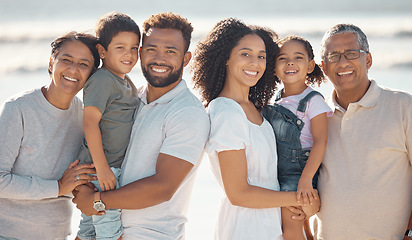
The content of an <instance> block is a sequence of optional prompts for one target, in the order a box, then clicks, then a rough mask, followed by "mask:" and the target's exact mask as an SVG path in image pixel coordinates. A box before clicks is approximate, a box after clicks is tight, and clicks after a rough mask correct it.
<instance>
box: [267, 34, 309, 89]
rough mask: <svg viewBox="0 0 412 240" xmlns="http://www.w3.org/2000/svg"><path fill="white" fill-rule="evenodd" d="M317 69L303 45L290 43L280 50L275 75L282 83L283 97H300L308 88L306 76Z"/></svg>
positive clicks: (292, 41)
mask: <svg viewBox="0 0 412 240" xmlns="http://www.w3.org/2000/svg"><path fill="white" fill-rule="evenodd" d="M314 68H315V61H314V60H313V59H312V60H309V56H308V53H307V52H306V49H305V47H304V46H303V44H302V43H300V42H298V41H294V40H291V41H288V42H286V43H284V44H283V45H282V47H281V48H280V52H279V55H278V56H277V58H276V65H275V73H276V75H277V76H278V78H279V79H280V80H281V81H282V83H283V85H284V86H285V88H284V90H285V91H284V93H283V95H282V96H283V97H287V96H291V95H298V94H300V93H302V92H303V91H304V90H305V89H306V88H307V86H306V83H305V79H306V75H307V74H309V73H311V72H312V71H313V69H314Z"/></svg>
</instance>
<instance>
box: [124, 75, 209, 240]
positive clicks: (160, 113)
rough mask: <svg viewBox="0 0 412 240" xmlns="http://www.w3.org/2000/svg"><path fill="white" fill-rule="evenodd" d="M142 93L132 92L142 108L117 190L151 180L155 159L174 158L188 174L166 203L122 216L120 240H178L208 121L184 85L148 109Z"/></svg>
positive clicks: (184, 221) (140, 91)
mask: <svg viewBox="0 0 412 240" xmlns="http://www.w3.org/2000/svg"><path fill="white" fill-rule="evenodd" d="M146 93H147V91H146V88H145V87H141V88H140V89H139V90H138V95H139V98H140V99H141V101H142V104H141V105H140V107H139V110H138V112H137V114H136V118H135V122H134V125H133V129H132V133H131V137H130V143H129V146H128V149H127V153H126V156H125V160H124V163H123V165H122V175H121V179H120V185H121V186H124V185H126V184H128V183H131V182H134V181H136V180H139V179H142V178H145V177H148V176H151V175H153V174H155V172H156V169H155V168H156V162H157V158H158V155H159V153H164V154H168V155H171V156H174V157H177V158H180V159H182V161H187V162H189V163H191V164H193V165H194V168H193V169H192V171H191V172H190V173H189V175H188V176H187V177H186V179H185V180H184V181H183V183H182V184H181V186H180V187H179V189H178V190H177V192H176V193H175V195H174V196H173V197H172V199H171V200H170V201H167V202H164V203H161V204H158V205H156V206H152V207H149V208H145V209H138V210H122V222H123V226H124V234H123V236H122V239H140V240H144V239H184V226H185V223H186V221H187V219H186V216H185V215H186V212H187V208H188V205H189V198H190V193H191V191H192V186H193V183H194V180H195V178H194V177H195V172H196V171H197V168H198V166H199V164H200V160H201V159H202V156H203V148H204V146H205V143H206V141H207V139H208V136H209V131H210V121H209V117H208V115H207V113H206V111H205V109H204V107H203V105H202V104H201V102H200V101H199V100H198V99H197V98H196V97H195V96H194V95H193V94H192V93H191V92H190V90H189V89H188V88H187V86H186V83H185V81H184V80H182V81H181V82H180V83H179V84H178V85H177V86H176V87H175V88H173V89H172V90H170V91H169V92H167V93H166V94H165V95H163V96H162V97H160V98H159V99H157V100H156V101H153V102H151V103H149V104H147V98H146Z"/></svg>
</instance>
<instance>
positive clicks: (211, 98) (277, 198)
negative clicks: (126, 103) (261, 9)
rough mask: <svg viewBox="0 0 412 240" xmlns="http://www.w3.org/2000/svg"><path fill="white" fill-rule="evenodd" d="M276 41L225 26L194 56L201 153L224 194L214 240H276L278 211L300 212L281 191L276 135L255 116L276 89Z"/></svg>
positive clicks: (260, 32)
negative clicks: (206, 119) (205, 126)
mask: <svg viewBox="0 0 412 240" xmlns="http://www.w3.org/2000/svg"><path fill="white" fill-rule="evenodd" d="M275 37H276V34H274V33H273V32H272V31H271V30H268V29H262V28H258V27H250V26H246V25H245V24H244V23H242V22H241V21H239V20H237V19H225V20H223V21H221V22H219V23H218V24H217V25H216V26H215V27H214V29H213V30H212V31H211V32H210V33H209V35H208V36H207V37H206V39H205V40H204V41H202V42H200V43H199V45H198V48H197V49H196V51H195V57H194V59H195V61H194V77H193V78H194V81H195V86H196V87H198V88H200V91H201V94H202V97H203V99H204V100H205V102H206V105H207V106H208V107H209V116H210V121H211V131H210V137H209V141H208V143H207V146H206V151H207V153H208V155H209V158H210V161H211V166H212V169H213V172H214V174H215V176H216V178H217V180H218V182H219V184H220V185H221V186H222V188H223V189H224V191H225V196H224V198H223V200H222V203H221V207H220V214H219V219H218V224H217V225H216V226H217V230H216V234H215V239H236V240H238V239H262V240H263V239H282V237H281V236H282V228H281V214H280V208H279V207H285V206H299V205H302V203H299V202H297V200H296V193H295V192H279V183H278V179H277V154H276V142H275V135H274V133H273V130H272V127H271V126H270V124H269V122H268V121H266V120H265V119H264V118H263V117H262V115H261V113H260V110H261V109H262V108H263V107H264V106H265V105H266V104H267V103H268V101H269V99H270V97H271V96H272V94H273V90H274V88H275V84H276V82H279V80H278V79H277V77H275V76H274V66H275V64H274V59H275V55H276V53H277V51H278V48H277V46H276V45H275V43H274V38H275ZM318 207H319V202H318V201H317V202H316V203H315V204H314V205H313V206H311V207H310V208H308V209H305V211H307V213H308V214H309V215H310V214H313V213H314V212H316V210H317V208H318ZM299 211H300V210H299ZM309 212H310V213H309ZM302 214H303V213H302Z"/></svg>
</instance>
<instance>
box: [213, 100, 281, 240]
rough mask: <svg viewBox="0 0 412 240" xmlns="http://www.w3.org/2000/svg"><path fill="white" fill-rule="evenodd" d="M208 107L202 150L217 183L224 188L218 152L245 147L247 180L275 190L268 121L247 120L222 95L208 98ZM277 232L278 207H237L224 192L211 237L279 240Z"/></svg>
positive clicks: (273, 142) (273, 147) (274, 161)
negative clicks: (208, 127) (208, 125)
mask: <svg viewBox="0 0 412 240" xmlns="http://www.w3.org/2000/svg"><path fill="white" fill-rule="evenodd" d="M208 110H209V116H210V121H211V131H210V137H209V140H208V143H207V144H206V152H207V153H208V155H209V159H210V162H211V166H212V170H213V173H214V175H215V177H216V179H217V181H218V183H219V184H220V186H221V187H222V188H223V189H224V187H223V182H222V177H221V173H220V167H219V159H218V153H219V152H221V151H228V150H241V149H245V152H246V159H247V171H248V178H247V180H248V183H249V184H250V185H255V186H259V187H263V188H267V189H271V190H277V191H278V190H279V183H278V179H277V155H276V140H275V135H274V133H273V130H272V127H271V126H270V124H269V122H268V121H266V119H264V120H263V123H262V124H261V125H256V124H254V123H252V122H250V121H249V120H248V119H247V117H246V114H245V112H244V111H243V109H242V107H241V106H240V105H239V104H238V103H237V102H235V101H234V100H232V99H229V98H224V97H220V98H216V99H214V100H213V101H211V102H210V104H209V109H208ZM281 235H282V228H281V212H280V208H264V209H253V208H245V207H238V206H234V205H232V204H231V203H230V202H229V200H228V198H227V196H226V195H224V197H223V199H222V202H221V205H220V213H219V219H218V222H217V228H216V233H215V239H221V240H223V239H224V240H226V239H236V240H237V239H248V240H249V239H259V240H265V239H283V238H282V237H281Z"/></svg>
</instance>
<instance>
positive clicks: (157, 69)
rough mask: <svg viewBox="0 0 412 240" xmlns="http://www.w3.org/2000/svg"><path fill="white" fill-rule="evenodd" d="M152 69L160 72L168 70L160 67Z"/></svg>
mask: <svg viewBox="0 0 412 240" xmlns="http://www.w3.org/2000/svg"><path fill="white" fill-rule="evenodd" d="M152 70H153V71H155V72H158V73H164V72H166V71H167V70H166V69H160V68H152Z"/></svg>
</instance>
